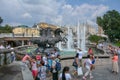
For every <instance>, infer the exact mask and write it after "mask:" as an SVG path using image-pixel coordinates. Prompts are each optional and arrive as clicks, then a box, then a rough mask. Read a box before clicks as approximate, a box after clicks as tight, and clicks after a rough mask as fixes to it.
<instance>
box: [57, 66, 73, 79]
mask: <svg viewBox="0 0 120 80" xmlns="http://www.w3.org/2000/svg"><path fill="white" fill-rule="evenodd" d="M59 80H72V77H71V75H70V73H69V67H67V66H66V67H64V68H63V72H62V73H61V74H60V75H59Z"/></svg>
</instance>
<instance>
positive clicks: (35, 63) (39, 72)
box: [22, 49, 61, 80]
mask: <svg viewBox="0 0 120 80" xmlns="http://www.w3.org/2000/svg"><path fill="white" fill-rule="evenodd" d="M22 62H23V63H25V65H27V66H28V67H29V69H30V70H31V72H32V75H33V77H34V80H46V78H47V77H46V76H47V75H46V74H52V78H51V79H52V80H58V76H59V75H58V73H59V71H60V70H61V63H60V54H59V52H57V50H56V49H54V51H52V52H51V53H47V54H40V53H39V52H38V53H37V55H35V56H32V57H31V56H30V55H29V54H26V55H25V56H24V57H23V59H22Z"/></svg>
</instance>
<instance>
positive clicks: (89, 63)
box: [83, 55, 93, 80]
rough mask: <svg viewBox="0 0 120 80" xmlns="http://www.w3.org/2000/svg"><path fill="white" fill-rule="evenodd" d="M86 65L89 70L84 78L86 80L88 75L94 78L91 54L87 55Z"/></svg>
mask: <svg viewBox="0 0 120 80" xmlns="http://www.w3.org/2000/svg"><path fill="white" fill-rule="evenodd" d="M84 66H85V68H86V69H87V71H86V73H85V74H84V76H83V79H84V80H86V78H87V76H88V75H90V78H93V76H92V68H93V64H92V56H90V55H88V56H87V59H86V60H85V62H84Z"/></svg>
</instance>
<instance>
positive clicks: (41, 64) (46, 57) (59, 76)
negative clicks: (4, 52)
mask: <svg viewBox="0 0 120 80" xmlns="http://www.w3.org/2000/svg"><path fill="white" fill-rule="evenodd" d="M8 47H9V46H8ZM103 47H104V46H103V45H102V47H101V48H103ZM0 48H1V49H3V48H4V46H2V45H1V46H0ZM107 49H108V50H109V52H108V53H109V54H110V55H111V57H112V58H111V61H112V69H111V71H112V73H116V74H118V73H119V66H118V58H119V57H118V55H119V54H120V47H113V46H111V45H109V46H108V47H107ZM83 55H84V53H83V51H82V50H81V49H79V48H78V49H77V50H76V55H75V57H74V61H73V63H71V64H72V65H73V67H74V72H73V75H78V76H79V74H78V72H79V70H78V69H79V68H81V71H80V72H81V74H80V75H83V77H82V78H83V79H84V80H86V79H87V78H88V76H89V77H90V78H93V75H92V71H93V70H94V69H95V62H96V60H95V57H94V51H93V50H92V48H89V49H88V52H87V56H86V59H83ZM13 61H15V53H14V52H11V62H13ZM21 61H22V62H23V64H24V65H26V66H27V67H28V68H29V69H30V70H31V73H32V75H33V78H34V80H47V74H51V75H52V77H51V78H50V80H73V78H72V76H71V73H70V72H69V70H70V67H68V66H64V67H63V68H62V67H61V57H60V53H59V52H57V50H56V49H54V51H51V52H50V53H47V54H41V53H39V52H38V53H37V55H34V56H31V55H29V54H26V55H24V57H23V58H22V60H21ZM83 67H85V69H86V72H83V71H82V68H83ZM83 73H84V74H83Z"/></svg>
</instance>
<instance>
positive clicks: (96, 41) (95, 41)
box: [88, 35, 105, 43]
mask: <svg viewBox="0 0 120 80" xmlns="http://www.w3.org/2000/svg"><path fill="white" fill-rule="evenodd" d="M104 39H105V38H104V37H101V36H97V35H90V36H89V37H88V40H90V41H91V42H94V43H98V42H99V41H100V40H104Z"/></svg>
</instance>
